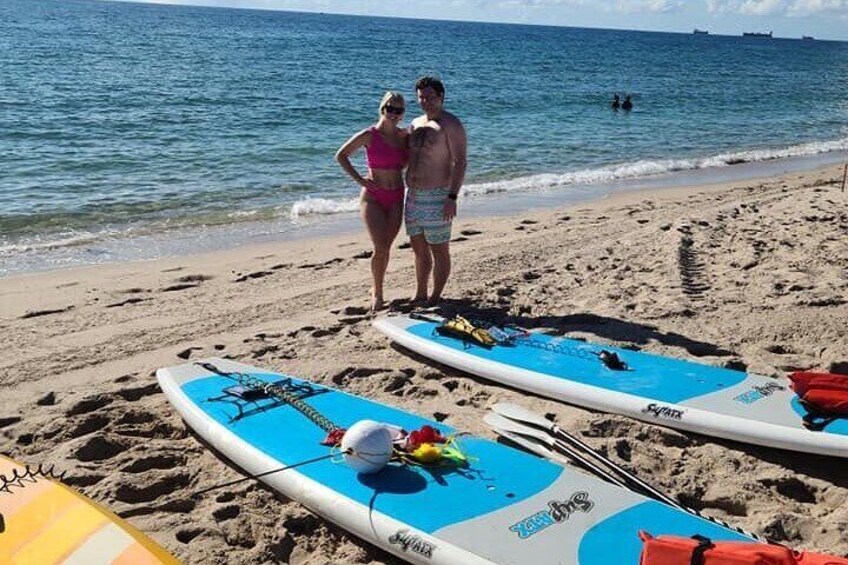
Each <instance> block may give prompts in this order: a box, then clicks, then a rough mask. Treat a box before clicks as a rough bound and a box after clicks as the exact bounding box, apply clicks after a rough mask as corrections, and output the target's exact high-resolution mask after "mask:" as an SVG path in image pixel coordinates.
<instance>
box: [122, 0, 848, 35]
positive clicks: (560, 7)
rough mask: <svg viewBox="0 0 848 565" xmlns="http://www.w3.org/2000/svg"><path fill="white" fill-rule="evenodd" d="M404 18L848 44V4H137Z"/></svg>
mask: <svg viewBox="0 0 848 565" xmlns="http://www.w3.org/2000/svg"><path fill="white" fill-rule="evenodd" d="M134 1H143V2H152V3H158V4H186V5H194V6H227V7H234V8H259V9H269V10H291V11H298V12H326V13H333V14H356V15H368V16H388V17H406V18H426V19H444V20H471V21H485V22H507V23H526V24H543V25H555V26H574V27H594V28H611V29H638V30H649V31H671V32H683V33H691V32H692V30H693V29H694V28H699V29H704V30H709V32H710V33H713V34H725V35H739V34H741V33H742V32H745V31H756V32H767V31H772V32H774V36H775V37H789V38H800V37H801V36H803V35H808V36H813V37H815V38H816V39H837V40H843V41H848V0H600V1H593V0H411V1H409V0H405V1H403V0H382V1H379V2H378V1H375V0H134Z"/></svg>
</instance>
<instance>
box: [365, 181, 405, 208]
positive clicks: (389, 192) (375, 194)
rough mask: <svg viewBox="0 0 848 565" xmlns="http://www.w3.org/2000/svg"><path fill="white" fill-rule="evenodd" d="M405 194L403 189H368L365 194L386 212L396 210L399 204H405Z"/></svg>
mask: <svg viewBox="0 0 848 565" xmlns="http://www.w3.org/2000/svg"><path fill="white" fill-rule="evenodd" d="M403 192H404V191H403V188H379V187H367V188H366V189H365V194H367V195H368V196H370V197H371V198H372V199H373V200H374V202H376V203H377V204H379V205H380V207H381V208H383V210H385V211H386V212H388V211H389V210H391V209H392V208H394V207H395V206H396V205H397V203H398V202H403Z"/></svg>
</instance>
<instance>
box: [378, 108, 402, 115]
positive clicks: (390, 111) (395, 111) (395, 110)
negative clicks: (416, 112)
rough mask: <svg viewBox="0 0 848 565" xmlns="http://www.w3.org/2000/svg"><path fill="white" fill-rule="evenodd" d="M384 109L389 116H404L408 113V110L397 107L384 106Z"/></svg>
mask: <svg viewBox="0 0 848 565" xmlns="http://www.w3.org/2000/svg"><path fill="white" fill-rule="evenodd" d="M383 108H384V109H385V110H386V113H387V114H398V115H399V114H403V113H404V112H406V108H398V107H396V106H383Z"/></svg>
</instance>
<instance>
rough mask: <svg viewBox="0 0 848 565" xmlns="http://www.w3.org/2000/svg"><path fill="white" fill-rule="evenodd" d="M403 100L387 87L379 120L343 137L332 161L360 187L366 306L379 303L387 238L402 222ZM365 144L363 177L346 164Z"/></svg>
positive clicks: (376, 307) (405, 137)
mask: <svg viewBox="0 0 848 565" xmlns="http://www.w3.org/2000/svg"><path fill="white" fill-rule="evenodd" d="M405 111H406V103H405V101H404V98H403V95H402V94H400V93H398V92H393V91H389V92H386V93H385V94H384V95H383V98H382V100H380V106H379V119H378V121H377V123H376V124H374V125H372V126H371V127H368V128H366V129H364V130H362V131H360V132H358V133H356V134H354V136H353V137H351V138H350V139H348V140H347V141H346V142H345V143H344V145H342V146H341V147H340V148H339V150H338V151H337V152H336V161H338V163H339V165H340V166H341V168H342V169H343V170H344V172H346V173H347V174H348V175H349V176H350V178H352V179H353V180H354V182H356V183H357V184H358V185H360V186H361V187H362V190H361V191H360V196H359V210H360V214H361V216H362V220H363V222H365V227H366V228H367V230H368V235H369V236H370V237H371V242H372V243H373V244H374V254H373V255H372V256H371V277H372V279H373V282H372V287H371V311H372V312H376V311H377V310H380V309H382V308H383V306H384V303H383V281H384V279H385V277H386V269H387V268H388V266H389V255H390V252H391V247H392V242H394V240H395V238H396V237H397V235H398V232H399V231H400V226H401V222H402V221H403V196H404V183H403V169H404V168H405V167H406V164H407V161H408V158H409V151H408V148H407V145H408V138H409V133H408V132H407V131H406V130H405V129H402V128H401V127H400V124H401V122H402V120H403V115H404V113H405ZM362 147H364V148H365V160H366V163H367V165H368V173H367V175H365V176H363V175H361V174H360V173H359V171H357V170H356V168H355V167H354V166H353V165H352V164H351V162H350V157H351V155H353V154H354V153H355V152H356V151H357V150H359V149H360V148H362Z"/></svg>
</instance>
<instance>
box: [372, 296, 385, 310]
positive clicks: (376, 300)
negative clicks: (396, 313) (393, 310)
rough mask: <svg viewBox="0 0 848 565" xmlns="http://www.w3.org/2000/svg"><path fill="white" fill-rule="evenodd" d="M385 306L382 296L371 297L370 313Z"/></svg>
mask: <svg viewBox="0 0 848 565" xmlns="http://www.w3.org/2000/svg"><path fill="white" fill-rule="evenodd" d="M385 307H386V304H385V302H383V297H382V296H374V297H373V298H371V313H372V314H373V313H375V312H379V311H380V310H382V309H383V308H385Z"/></svg>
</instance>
